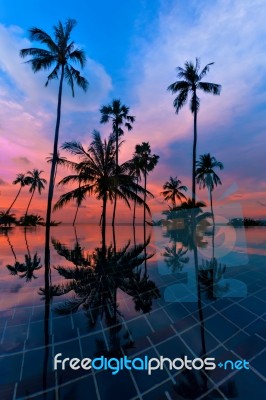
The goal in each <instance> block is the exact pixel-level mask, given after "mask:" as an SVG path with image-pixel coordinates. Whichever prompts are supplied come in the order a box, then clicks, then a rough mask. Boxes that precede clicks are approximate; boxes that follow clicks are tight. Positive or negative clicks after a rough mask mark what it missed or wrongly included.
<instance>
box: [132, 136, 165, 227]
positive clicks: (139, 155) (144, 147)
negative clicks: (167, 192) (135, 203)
mask: <svg viewBox="0 0 266 400" xmlns="http://www.w3.org/2000/svg"><path fill="white" fill-rule="evenodd" d="M135 157H136V159H138V162H139V165H140V169H141V170H142V171H143V176H144V214H143V224H144V226H145V224H146V207H145V205H146V200H147V176H148V174H149V172H151V171H153V170H154V168H155V167H156V165H157V163H158V161H159V158H160V156H158V155H157V154H151V146H150V144H149V142H142V143H141V144H137V145H136V147H135Z"/></svg>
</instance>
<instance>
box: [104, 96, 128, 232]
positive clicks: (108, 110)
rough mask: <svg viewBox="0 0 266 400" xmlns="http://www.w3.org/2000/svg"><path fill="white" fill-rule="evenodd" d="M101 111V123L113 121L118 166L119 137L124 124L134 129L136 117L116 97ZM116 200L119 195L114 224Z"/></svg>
mask: <svg viewBox="0 0 266 400" xmlns="http://www.w3.org/2000/svg"><path fill="white" fill-rule="evenodd" d="M100 113H101V114H102V117H101V123H102V124H105V123H107V122H109V121H110V120H111V121H112V128H113V134H114V135H115V142H116V150H115V151H116V156H115V162H116V167H117V168H118V152H119V144H118V143H119V138H120V137H121V136H122V135H123V134H124V131H123V129H122V126H123V125H124V126H125V127H126V128H127V130H128V131H131V130H132V124H133V122H134V121H135V117H134V116H132V115H129V107H127V106H125V105H123V104H121V101H120V100H119V99H115V100H113V101H112V103H111V104H108V105H107V106H102V107H101V109H100ZM116 201H117V196H116V195H115V199H114V211H113V219H112V225H113V226H114V223H115V213H116Z"/></svg>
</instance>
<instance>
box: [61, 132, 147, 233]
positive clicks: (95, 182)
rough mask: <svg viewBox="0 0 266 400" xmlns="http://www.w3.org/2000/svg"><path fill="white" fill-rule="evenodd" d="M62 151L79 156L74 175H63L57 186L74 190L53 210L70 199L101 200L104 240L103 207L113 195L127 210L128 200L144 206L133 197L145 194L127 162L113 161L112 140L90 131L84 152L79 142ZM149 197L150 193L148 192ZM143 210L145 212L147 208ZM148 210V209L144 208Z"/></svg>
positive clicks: (104, 213)
mask: <svg viewBox="0 0 266 400" xmlns="http://www.w3.org/2000/svg"><path fill="white" fill-rule="evenodd" d="M62 148H63V149H64V150H67V151H68V152H69V153H71V154H73V155H76V156H78V157H80V160H81V161H80V162H79V163H78V165H77V167H76V169H75V171H76V173H75V174H72V175H69V176H66V177H65V178H63V179H62V180H61V181H60V182H59V184H60V185H65V184H67V183H71V182H72V183H75V182H76V183H78V185H79V186H78V188H76V189H73V190H71V191H70V192H67V193H65V194H63V195H62V196H61V197H60V198H59V200H58V202H57V203H56V204H55V207H54V208H55V209H58V208H61V207H63V206H64V205H65V204H66V203H68V202H69V201H70V200H77V198H79V197H81V196H84V198H85V197H86V196H87V195H92V194H94V195H95V196H96V198H97V199H99V200H102V202H103V206H102V217H101V223H102V236H103V240H104V241H105V230H106V207H107V201H108V200H110V201H111V202H113V200H114V199H115V196H117V197H118V198H119V199H121V200H123V201H124V202H125V203H126V204H127V206H128V207H130V204H129V200H135V199H136V201H137V203H138V204H144V201H143V199H142V198H141V197H140V196H139V195H136V191H137V192H138V193H141V194H143V195H146V191H145V190H144V189H143V188H142V187H141V186H140V185H138V184H137V183H136V182H135V179H134V177H133V176H131V175H130V174H129V173H128V172H129V167H128V163H124V164H121V165H119V168H118V169H117V166H116V162H115V156H116V151H115V137H114V135H110V136H109V138H108V140H104V141H103V140H102V139H101V135H100V133H99V132H97V131H94V132H93V141H92V142H91V145H90V147H89V148H88V150H87V151H86V150H85V149H84V147H83V146H82V144H81V143H79V142H66V143H64V144H63V146H62ZM148 194H149V195H151V193H149V192H148ZM146 208H147V209H148V207H147V205H146ZM148 211H149V209H148Z"/></svg>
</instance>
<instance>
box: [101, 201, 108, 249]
mask: <svg viewBox="0 0 266 400" xmlns="http://www.w3.org/2000/svg"><path fill="white" fill-rule="evenodd" d="M106 204H107V195H106V194H105V195H104V197H103V212H102V248H103V253H104V254H105V250H106Z"/></svg>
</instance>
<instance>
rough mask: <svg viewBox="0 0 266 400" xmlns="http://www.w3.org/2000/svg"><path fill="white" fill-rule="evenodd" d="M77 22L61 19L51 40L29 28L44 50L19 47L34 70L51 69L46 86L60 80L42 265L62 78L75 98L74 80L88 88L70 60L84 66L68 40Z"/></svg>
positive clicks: (82, 56) (47, 238)
mask: <svg viewBox="0 0 266 400" xmlns="http://www.w3.org/2000/svg"><path fill="white" fill-rule="evenodd" d="M75 25H76V21H75V20H74V19H70V18H69V19H67V20H66V22H65V24H62V22H61V21H59V22H58V24H57V25H55V26H54V28H53V30H54V39H52V37H51V36H50V35H49V34H48V33H46V32H45V31H43V30H42V29H40V28H36V27H34V28H31V29H29V34H30V40H32V41H37V42H40V43H41V44H43V45H45V46H46V49H42V48H36V47H31V48H28V49H22V50H21V51H20V56H21V57H22V58H25V57H28V56H29V57H32V58H31V59H30V60H28V61H27V63H30V64H31V67H32V70H33V72H34V73H36V72H39V71H42V70H45V71H46V70H48V69H50V68H52V71H51V72H50V74H49V75H48V77H47V81H46V84H45V86H47V85H48V83H49V82H50V81H51V80H53V79H58V78H59V79H60V81H59V90H58V103H57V117H56V126H55V135H54V147H53V160H52V165H51V172H50V180H49V191H48V202H47V212H46V232H45V259H46V262H45V264H47V265H48V263H49V245H50V223H51V212H52V201H53V193H54V184H55V171H56V165H57V154H58V138H59V127H60V118H61V102H62V91H63V81H64V79H65V80H66V82H67V83H68V85H69V86H70V87H71V90H72V95H73V97H74V83H76V84H77V85H78V86H79V87H80V88H81V89H83V90H84V91H86V90H87V88H88V81H87V80H86V79H85V78H84V77H82V76H81V75H80V71H78V70H77V69H76V68H74V67H73V65H72V64H71V63H76V64H79V65H80V66H81V68H83V67H84V65H85V62H86V57H85V53H84V51H83V50H80V49H78V48H77V47H76V46H75V43H74V42H73V41H72V40H71V37H70V35H71V32H72V30H73V28H74V27H75Z"/></svg>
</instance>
